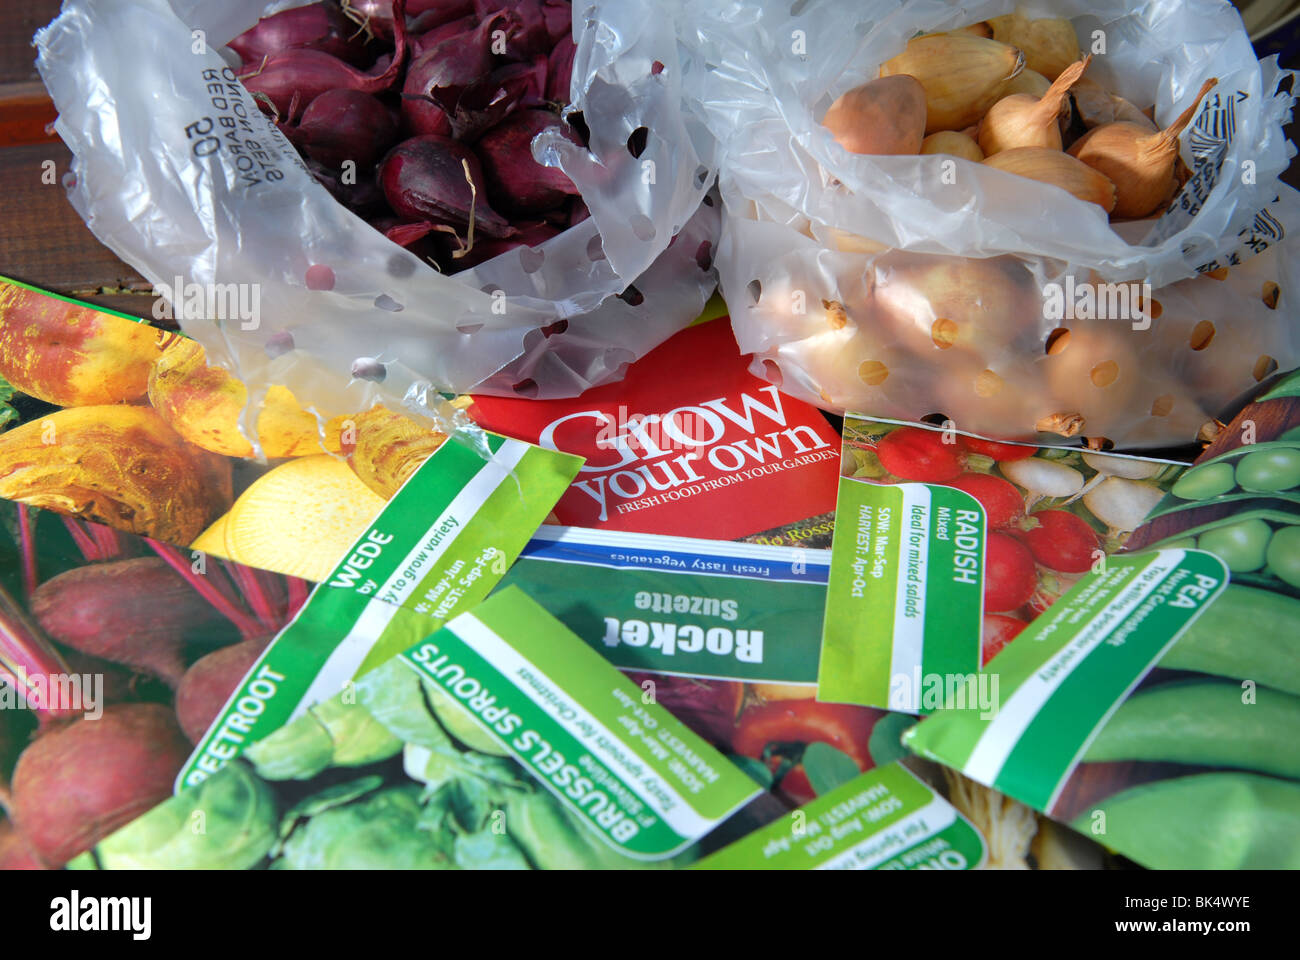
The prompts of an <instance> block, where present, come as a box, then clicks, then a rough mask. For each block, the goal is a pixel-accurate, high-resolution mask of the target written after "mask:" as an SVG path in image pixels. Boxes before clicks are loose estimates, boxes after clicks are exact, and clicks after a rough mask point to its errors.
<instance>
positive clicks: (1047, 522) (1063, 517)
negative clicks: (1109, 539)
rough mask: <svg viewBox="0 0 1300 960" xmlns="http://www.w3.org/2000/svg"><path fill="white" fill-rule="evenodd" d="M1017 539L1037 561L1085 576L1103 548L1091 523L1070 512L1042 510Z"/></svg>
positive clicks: (1062, 571) (1030, 519)
mask: <svg viewBox="0 0 1300 960" xmlns="http://www.w3.org/2000/svg"><path fill="white" fill-rule="evenodd" d="M1017 536H1018V537H1019V538H1020V540H1021V541H1022V542H1023V543H1024V544H1025V545H1026V546H1027V547H1029V552H1030V553H1032V554H1033V555H1034V560H1036V561H1037V562H1038V563H1041V564H1042V565H1043V566H1045V567H1047V568H1048V569H1049V570H1058V571H1060V572H1061V573H1084V572H1085V571H1086V570H1087V569H1088V568H1089V567H1091V566H1092V564H1093V562H1094V559H1095V558H1094V556H1093V554H1094V552H1095V551H1096V550H1097V548H1098V546H1099V545H1100V541H1099V540H1098V538H1097V532H1096V531H1095V530H1093V529H1092V527H1090V526H1089V525H1088V521H1086V520H1084V519H1083V518H1082V517H1081V516H1079V515H1078V514H1077V513H1070V512H1069V511H1068V510H1039V511H1038V512H1037V513H1035V514H1033V515H1032V516H1030V517H1027V518H1026V519H1025V522H1024V525H1023V527H1022V529H1021V530H1020V532H1019V533H1018V534H1017Z"/></svg>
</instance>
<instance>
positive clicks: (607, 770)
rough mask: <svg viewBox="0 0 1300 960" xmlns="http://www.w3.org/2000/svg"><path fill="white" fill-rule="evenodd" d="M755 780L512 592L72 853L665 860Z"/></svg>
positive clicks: (437, 860)
mask: <svg viewBox="0 0 1300 960" xmlns="http://www.w3.org/2000/svg"><path fill="white" fill-rule="evenodd" d="M425 623H426V624H428V623H429V621H425ZM759 792H760V789H759V787H758V785H757V784H756V783H754V781H752V780H750V779H749V778H748V777H747V776H745V774H743V773H742V772H741V771H740V770H738V769H737V768H736V767H734V766H733V765H731V764H730V763H728V762H727V760H726V758H724V757H723V756H722V755H721V754H719V753H718V752H717V751H716V750H714V749H713V748H712V747H710V746H709V745H708V744H707V743H705V742H704V741H703V740H701V739H700V738H699V737H697V736H696V735H695V734H693V733H692V732H691V731H690V730H688V729H687V728H686V727H685V726H684V725H683V724H682V723H681V722H680V721H678V720H675V719H674V718H673V717H672V716H671V714H669V713H668V712H667V711H666V710H665V709H664V708H663V707H662V706H660V705H658V704H656V703H654V702H653V701H651V700H649V699H647V698H646V697H644V695H643V691H642V690H641V689H640V688H639V687H637V685H636V684H635V683H633V682H632V681H631V680H629V679H627V678H626V677H624V676H623V675H622V674H621V673H619V671H618V670H617V669H615V668H614V667H613V666H611V665H609V664H608V663H606V662H605V661H604V660H603V659H602V658H601V657H600V655H599V654H597V653H596V652H595V651H594V650H592V649H590V648H589V647H588V646H587V645H586V644H584V643H583V642H582V641H581V640H579V639H578V638H577V637H576V636H574V635H573V634H572V633H571V632H570V631H569V630H567V629H566V628H565V627H564V626H563V624H561V623H559V622H558V621H557V620H555V619H554V618H553V617H551V616H550V615H549V614H547V613H546V611H544V610H543V609H542V608H541V607H539V606H538V605H537V604H536V603H535V602H533V601H532V600H531V599H530V598H529V597H528V596H527V595H525V594H524V593H523V592H522V591H520V590H517V589H512V590H505V591H502V592H500V593H498V594H496V595H495V596H493V597H491V598H489V599H488V600H487V601H485V602H484V603H482V604H480V605H479V606H477V607H476V608H475V609H474V610H472V611H469V612H465V613H461V614H459V615H458V616H456V617H454V618H453V619H452V620H450V621H449V622H448V623H447V624H446V625H445V626H444V627H443V628H442V629H440V630H431V632H427V633H426V635H425V636H423V637H421V638H418V639H417V640H416V642H415V643H414V644H413V645H412V646H410V647H409V648H408V649H406V650H404V651H403V652H401V653H400V654H399V655H398V656H396V657H394V658H393V659H390V660H389V661H387V662H386V663H384V664H383V665H382V666H379V667H378V668H376V669H374V670H371V671H369V672H368V673H366V674H364V675H363V676H361V677H360V678H358V680H357V681H356V682H355V684H350V685H349V686H348V687H347V688H346V689H344V690H343V691H342V692H340V693H337V694H335V695H334V696H333V697H331V698H330V699H328V700H326V701H324V702H322V703H319V704H317V705H316V706H315V707H312V708H311V709H310V710H309V711H308V712H307V713H306V714H305V715H303V716H300V717H298V718H297V719H296V720H293V721H292V722H290V723H289V724H288V725H287V726H285V727H282V728H281V729H280V730H278V731H277V732H275V733H273V734H272V735H271V736H268V737H265V738H264V739H262V740H261V741H260V742H259V743H257V744H255V745H254V746H253V747H251V748H250V749H249V750H248V751H247V752H246V753H245V755H244V756H243V757H242V758H240V759H239V760H235V761H233V762H232V763H230V764H228V765H226V766H225V767H223V768H222V769H221V770H219V771H218V772H217V773H215V774H214V775H212V776H210V777H207V778H205V779H203V780H201V781H200V782H199V783H198V784H197V785H195V786H193V787H190V788H188V789H186V790H185V791H183V792H181V793H180V794H178V795H176V796H174V797H172V798H170V799H169V800H167V801H166V802H164V803H163V804H162V805H160V806H159V807H156V808H154V810H152V811H151V812H149V813H147V814H145V815H144V816H143V817H141V818H139V819H138V820H135V821H134V822H132V823H131V824H129V825H128V826H126V827H124V828H123V829H121V830H119V831H118V832H116V833H114V834H113V835H111V836H109V837H108V838H106V839H105V840H103V841H102V842H100V843H99V844H98V845H96V847H95V848H94V849H93V850H92V851H91V852H90V853H88V854H86V855H84V856H82V857H81V858H79V859H78V860H77V861H75V862H74V864H73V866H76V867H86V868H93V867H101V868H107V869H120V868H130V867H171V868H180V867H189V868H193V867H225V868H235V869H247V868H253V867H259V866H263V867H264V866H269V867H273V868H276V869H313V868H314V869H319V868H399V869H422V868H428V869H438V868H456V867H462V868H475V867H478V868H485V867H486V868H524V869H526V868H530V867H536V868H555V869H565V868H568V869H572V868H584V867H585V868H615V867H638V866H656V865H660V866H671V865H673V864H674V863H675V862H683V861H689V860H690V859H691V858H692V857H693V856H694V854H693V850H692V848H693V846H694V845H695V844H696V842H697V841H699V840H700V838H702V837H704V836H705V835H706V834H708V833H709V832H711V831H712V830H713V829H714V828H715V827H717V826H718V825H719V824H720V823H722V822H723V821H724V820H726V819H727V818H728V817H730V816H731V815H732V814H733V813H734V812H735V811H737V810H738V809H739V808H740V807H742V806H744V805H745V804H746V803H748V802H749V801H750V800H752V799H753V798H754V797H755V796H757V795H758V793H759ZM198 818H201V819H202V822H204V824H205V829H204V830H201V831H196V830H194V829H192V824H193V823H194V822H196V820H197V819H198Z"/></svg>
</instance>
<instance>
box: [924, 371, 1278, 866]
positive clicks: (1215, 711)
mask: <svg viewBox="0 0 1300 960" xmlns="http://www.w3.org/2000/svg"><path fill="white" fill-rule="evenodd" d="M1294 379H1295V378H1294V375H1292V377H1291V378H1290V379H1289V380H1283V381H1282V382H1281V383H1280V384H1279V385H1278V386H1276V387H1275V388H1274V389H1273V390H1272V391H1270V392H1269V393H1266V394H1265V395H1264V397H1263V398H1261V399H1260V400H1259V401H1258V402H1256V403H1252V404H1250V405H1248V406H1247V407H1245V408H1244V409H1243V410H1242V411H1241V413H1239V414H1238V416H1237V417H1236V418H1235V419H1234V420H1233V422H1232V423H1231V424H1229V425H1228V426H1227V427H1226V428H1225V429H1224V430H1222V431H1221V432H1220V433H1219V435H1218V437H1217V438H1216V439H1215V440H1214V442H1213V443H1212V444H1211V445H1210V447H1209V448H1208V449H1207V450H1206V451H1205V453H1204V454H1203V455H1202V456H1201V457H1200V458H1199V459H1198V460H1197V463H1196V465H1195V466H1194V467H1192V468H1191V469H1190V470H1188V471H1187V472H1186V473H1184V474H1183V475H1182V476H1181V477H1180V478H1179V479H1178V480H1177V482H1175V483H1174V484H1173V485H1172V487H1171V488H1170V490H1169V493H1168V495H1167V496H1166V497H1164V498H1162V499H1161V500H1160V501H1159V503H1158V504H1157V505H1156V506H1155V508H1154V509H1153V510H1152V511H1151V519H1150V520H1149V521H1148V522H1147V523H1145V524H1143V525H1142V526H1140V527H1139V528H1138V529H1137V530H1135V531H1134V532H1133V534H1132V535H1131V536H1130V537H1129V538H1128V541H1127V543H1126V547H1125V550H1124V551H1123V552H1122V553H1119V554H1116V555H1114V556H1111V557H1109V558H1108V559H1107V561H1106V570H1105V572H1104V573H1100V574H1089V575H1088V576H1086V577H1085V578H1084V579H1083V580H1082V581H1081V582H1080V583H1079V584H1077V585H1076V587H1075V588H1074V590H1072V591H1071V592H1070V593H1068V594H1067V595H1066V596H1065V597H1064V598H1062V600H1061V601H1059V602H1058V603H1057V604H1056V605H1054V606H1053V607H1051V608H1050V609H1049V610H1048V611H1047V613H1046V614H1044V615H1043V616H1042V617H1040V618H1039V620H1037V621H1035V622H1034V623H1033V624H1031V625H1030V626H1029V627H1028V628H1026V629H1025V631H1024V633H1022V634H1021V635H1020V637H1018V638H1017V639H1016V640H1015V641H1014V642H1012V643H1011V645H1010V646H1009V647H1008V648H1007V649H1006V650H1004V651H1003V652H1002V653H1000V654H999V655H998V657H997V659H996V660H995V661H994V662H993V663H992V664H990V669H996V670H998V672H999V673H1000V674H1001V678H1002V706H1001V710H1000V712H999V713H998V715H997V718H996V719H994V720H993V721H991V722H987V723H986V722H983V721H979V720H977V719H976V718H973V717H971V716H970V715H969V714H964V713H963V712H961V711H949V710H940V711H938V712H937V713H936V714H934V716H932V717H930V718H929V719H927V720H923V721H922V722H921V723H920V724H919V725H918V726H917V727H916V728H915V729H914V730H913V731H910V732H909V733H908V734H906V735H905V741H906V744H907V746H908V747H909V748H911V749H913V750H916V751H917V752H919V753H921V754H922V755H923V756H926V757H929V758H931V759H934V760H937V761H939V762H941V763H945V764H948V765H950V766H952V767H955V768H956V769H958V770H960V771H962V772H963V773H965V774H966V775H967V776H970V777H972V778H974V779H976V780H979V781H981V782H983V783H989V784H992V785H993V786H995V787H997V788H999V789H1002V790H1005V791H1006V792H1007V793H1008V794H1010V795H1011V796H1014V797H1017V798H1018V799H1020V800H1023V801H1024V802H1026V803H1028V804H1030V805H1031V806H1034V807H1036V808H1037V809H1039V810H1042V811H1044V812H1046V813H1047V814H1049V815H1050V816H1051V817H1053V818H1055V819H1056V820H1059V821H1061V822H1062V823H1066V824H1069V825H1070V826H1072V827H1073V828H1074V829H1076V830H1078V831H1079V832H1080V833H1083V834H1084V835H1085V836H1088V837H1091V838H1092V839H1094V840H1096V841H1098V842H1100V843H1102V844H1103V845H1105V846H1106V847H1108V848H1109V849H1111V850H1113V851H1115V852H1117V853H1119V854H1122V855H1123V856H1125V857H1129V858H1131V859H1132V860H1135V861H1137V862H1138V863H1140V864H1142V865H1144V866H1148V867H1153V868H1186V869H1240V868H1260V869H1278V868H1292V869H1294V868H1297V867H1300V840H1298V839H1297V838H1300V763H1297V759H1296V757H1297V754H1296V751H1295V742H1296V737H1297V736H1300V631H1298V630H1297V629H1296V625H1297V624H1300V588H1297V586H1296V584H1295V583H1293V582H1292V581H1293V580H1294V577H1293V576H1292V566H1293V564H1292V562H1291V561H1292V558H1293V557H1294V556H1295V551H1294V550H1293V549H1292V547H1293V545H1294V541H1293V539H1292V534H1293V533H1294V531H1295V530H1296V529H1297V519H1298V516H1297V511H1296V504H1295V502H1294V494H1293V492H1292V490H1293V489H1294V487H1295V486H1296V484H1297V483H1300V475H1297V474H1296V473H1295V467H1296V465H1297V464H1300V456H1297V455H1293V454H1294V453H1295V446H1296V444H1295V439H1294V438H1295V437H1296V436H1297V434H1300V431H1298V430H1297V429H1296V428H1297V426H1300V399H1297V398H1296V396H1295V395H1294V394H1293V393H1290V392H1288V383H1292V382H1294ZM1288 468H1290V471H1291V472H1288ZM1178 558H1181V559H1178ZM1175 561H1176V562H1175ZM1160 569H1165V570H1168V571H1169V577H1168V579H1166V580H1165V581H1164V582H1165V583H1168V582H1172V578H1173V577H1174V576H1176V575H1177V574H1178V573H1179V572H1180V571H1182V570H1189V571H1190V575H1189V577H1186V578H1184V580H1183V581H1182V583H1181V584H1180V585H1179V586H1178V587H1177V588H1176V589H1175V590H1174V591H1173V592H1172V593H1168V594H1167V596H1166V602H1165V603H1163V604H1159V605H1150V599H1153V598H1155V597H1156V596H1158V595H1159V592H1160V588H1159V587H1157V588H1156V589H1155V590H1154V591H1153V592H1152V593H1151V598H1149V599H1148V600H1147V601H1145V602H1144V603H1143V604H1142V605H1140V606H1139V607H1138V608H1135V610H1134V611H1133V613H1132V614H1129V615H1128V616H1127V617H1126V618H1125V619H1122V620H1117V619H1115V618H1113V617H1112V618H1111V619H1110V620H1105V619H1102V618H1099V617H1094V618H1092V619H1091V620H1087V619H1082V618H1080V619H1078V620H1077V621H1076V622H1070V620H1069V619H1068V618H1067V619H1066V620H1065V622H1064V625H1061V626H1060V630H1059V632H1057V633H1055V634H1053V633H1052V632H1051V631H1050V628H1051V627H1052V626H1054V625H1060V624H1061V623H1062V620H1063V617H1064V615H1065V614H1067V613H1069V612H1070V610H1071V609H1073V608H1075V607H1077V605H1078V604H1079V603H1080V602H1082V601H1083V600H1084V599H1085V593H1086V592H1087V591H1088V590H1090V589H1097V588H1098V587H1099V585H1100V586H1101V587H1103V588H1104V584H1105V579H1106V578H1107V577H1114V576H1116V575H1122V574H1123V573H1124V571H1127V570H1132V571H1134V572H1135V573H1136V572H1137V571H1139V570H1140V571H1141V572H1140V574H1139V575H1138V576H1137V577H1136V578H1133V582H1132V584H1131V586H1130V587H1126V588H1124V589H1125V590H1136V589H1138V588H1139V587H1141V586H1143V585H1144V582H1146V578H1147V577H1148V575H1150V574H1152V573H1153V572H1154V571H1157V570H1160ZM1211 581H1215V582H1214V583H1213V585H1211ZM1202 590H1204V591H1205V596H1200V595H1199V591H1202ZM1120 595H1122V594H1116V596H1117V597H1118V596H1120ZM1148 606H1149V612H1148V615H1147V616H1146V617H1145V618H1144V619H1142V620H1141V622H1135V620H1134V614H1136V613H1137V612H1140V611H1141V610H1142V609H1143V608H1144V607H1148ZM1114 607H1115V602H1114V601H1112V602H1111V603H1110V605H1109V607H1108V608H1106V609H1105V610H1103V611H1102V612H1103V613H1110V612H1112V611H1113V610H1114ZM1183 619H1186V623H1183V624H1181V625H1180V621H1182V620H1183ZM1080 624H1083V627H1084V628H1083V630H1080V629H1079V626H1080ZM1101 634H1105V639H1103V640H1101V641H1100V642H1094V641H1095V640H1096V638H1097V637H1098V636H1100V635H1101ZM1089 635H1090V636H1091V637H1092V640H1089V639H1088V637H1089ZM1061 637H1064V638H1065V640H1066V641H1067V642H1066V643H1064V644H1063V643H1062V641H1061V639H1060V638H1061ZM1035 639H1036V640H1038V641H1039V642H1038V643H1034V642H1033V641H1034V640H1035Z"/></svg>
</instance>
